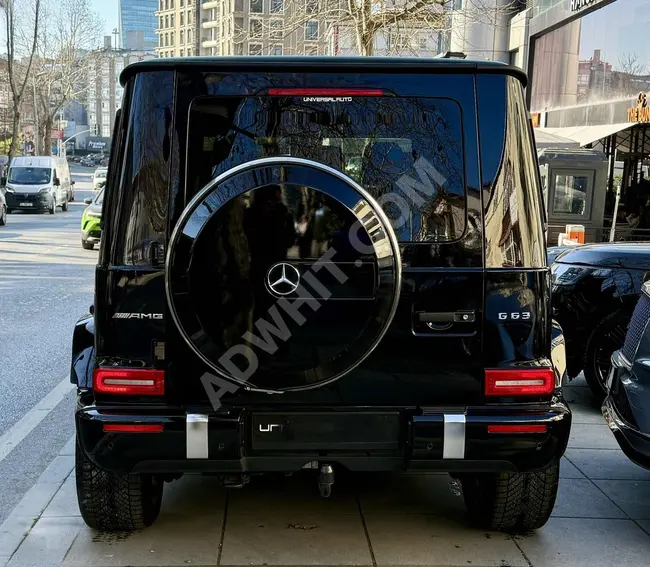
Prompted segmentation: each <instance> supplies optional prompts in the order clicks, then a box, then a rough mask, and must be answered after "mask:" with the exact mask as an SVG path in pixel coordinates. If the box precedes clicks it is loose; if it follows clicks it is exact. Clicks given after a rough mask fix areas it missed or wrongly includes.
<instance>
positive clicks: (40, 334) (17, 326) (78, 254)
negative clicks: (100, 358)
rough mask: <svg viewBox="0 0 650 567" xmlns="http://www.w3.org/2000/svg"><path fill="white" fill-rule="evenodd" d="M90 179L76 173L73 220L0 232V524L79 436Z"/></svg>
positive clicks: (25, 219)
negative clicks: (76, 359)
mask: <svg viewBox="0 0 650 567" xmlns="http://www.w3.org/2000/svg"><path fill="white" fill-rule="evenodd" d="M92 171H93V170H91V169H86V168H82V167H79V166H75V167H73V169H72V177H73V179H74V180H75V182H76V184H75V202H73V203H70V208H69V210H68V212H66V213H63V212H62V211H61V209H57V212H56V214H55V215H49V214H28V213H20V212H18V213H13V214H11V215H8V222H7V225H6V226H4V227H0V523H1V522H2V520H3V519H4V517H5V516H6V514H7V513H8V512H9V511H11V509H12V508H13V507H14V506H15V505H16V503H17V502H18V501H19V500H20V498H21V497H22V494H23V493H24V492H25V491H26V490H28V489H29V488H30V487H31V486H32V484H33V483H34V482H35V480H36V479H37V478H38V477H39V475H40V474H41V473H42V472H43V470H44V469H45V467H46V466H47V465H48V463H49V462H50V461H51V460H52V459H53V458H54V457H55V456H56V455H57V454H58V453H59V451H60V450H61V448H62V447H63V445H64V444H65V442H66V441H67V440H68V439H69V438H70V436H71V435H72V433H73V431H74V424H73V419H72V412H73V407H74V400H73V391H72V387H71V386H70V389H69V390H68V388H67V387H66V385H65V383H64V382H65V380H64V379H65V377H66V376H67V375H68V372H69V366H70V352H71V343H72V330H73V327H74V324H75V322H76V320H77V319H78V318H79V317H80V316H82V315H83V314H84V313H87V312H88V307H89V306H90V304H91V303H92V300H93V285H94V284H93V278H94V266H95V264H96V262H97V251H96V250H94V251H89V250H83V249H82V248H81V232H80V230H81V229H80V226H81V214H82V212H83V210H84V208H85V207H86V205H85V204H84V203H83V200H84V198H86V197H90V196H92V195H93V191H92V186H91V184H90V176H91V174H92ZM53 390H54V391H53ZM48 394H50V396H49V397H47V396H48ZM44 398H45V400H44ZM40 408H42V409H40Z"/></svg>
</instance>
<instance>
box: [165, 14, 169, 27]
mask: <svg viewBox="0 0 650 567" xmlns="http://www.w3.org/2000/svg"><path fill="white" fill-rule="evenodd" d="M165 27H166V28H168V27H169V14H167V15H166V16H165Z"/></svg>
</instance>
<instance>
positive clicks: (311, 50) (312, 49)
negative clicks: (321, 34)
mask: <svg viewBox="0 0 650 567" xmlns="http://www.w3.org/2000/svg"><path fill="white" fill-rule="evenodd" d="M305 55H318V47H317V46H315V45H308V46H306V47H305Z"/></svg>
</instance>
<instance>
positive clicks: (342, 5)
mask: <svg viewBox="0 0 650 567" xmlns="http://www.w3.org/2000/svg"><path fill="white" fill-rule="evenodd" d="M457 4H458V3H457V2H456V1H455V0H271V10H270V16H271V17H270V18H269V19H265V20H263V19H259V20H257V19H255V13H254V12H251V13H250V14H249V15H250V17H251V18H252V21H251V22H250V23H249V26H250V27H249V29H242V28H241V27H238V25H237V18H235V24H236V25H235V28H236V32H238V35H239V40H240V41H243V40H244V39H248V40H249V41H254V40H255V39H260V40H261V38H262V37H269V39H270V45H269V48H268V50H269V52H271V51H272V49H273V43H274V42H275V43H276V44H277V43H278V42H280V43H281V42H282V41H283V40H284V39H285V38H288V37H291V36H294V38H297V40H296V41H294V42H293V43H294V45H295V46H296V47H293V49H294V50H295V51H296V52H298V53H305V52H307V53H309V51H308V48H307V50H306V49H305V46H304V45H303V44H302V40H303V39H304V40H305V41H307V42H310V40H312V39H316V37H314V38H312V37H309V36H310V34H311V33H312V31H311V30H312V28H310V25H312V23H313V22H317V23H318V26H319V28H320V29H319V30H318V31H317V32H316V34H315V35H317V36H318V38H317V39H318V41H320V42H322V41H323V38H325V39H328V40H329V39H332V41H334V42H337V43H338V42H340V43H341V44H345V45H350V46H354V51H356V53H357V54H359V55H374V54H375V46H376V43H377V40H378V39H382V40H383V44H384V45H385V46H386V48H387V49H386V50H387V51H388V52H390V53H391V54H396V55H409V54H410V55H413V54H416V53H419V52H421V51H422V47H421V42H420V40H421V39H422V40H425V39H426V38H427V37H429V38H431V39H438V38H442V37H443V36H446V37H448V36H449V35H451V33H452V27H453V28H454V29H455V30H456V31H455V33H456V34H459V33H463V32H462V31H458V29H459V28H466V27H467V26H468V25H472V24H488V25H492V26H495V27H498V26H502V25H504V21H503V16H504V15H505V14H510V13H512V12H513V11H514V9H515V6H516V5H518V1H517V0H464V1H463V7H462V9H461V10H456V9H453V8H454V6H456V5H457ZM274 6H278V8H277V9H274ZM280 6H281V8H280ZM280 18H281V23H280ZM454 18H455V20H453V19H454ZM452 20H453V24H454V25H453V26H452ZM241 22H242V23H243V20H242V21H241ZM265 26H266V27H268V30H267V32H268V33H266V34H265V33H264V27H265ZM313 29H314V30H316V28H313ZM322 30H325V32H324V33H323V31H322ZM330 35H333V36H335V37H331V38H329V37H326V36H330ZM382 36H383V38H382ZM236 41H238V40H237V39H236ZM437 47H438V44H437V42H435V41H427V49H428V50H430V51H436V50H437ZM334 51H336V49H335V50H334ZM335 54H336V53H335Z"/></svg>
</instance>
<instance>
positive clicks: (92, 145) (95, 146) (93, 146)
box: [86, 138, 108, 151]
mask: <svg viewBox="0 0 650 567" xmlns="http://www.w3.org/2000/svg"><path fill="white" fill-rule="evenodd" d="M107 147H108V140H107V139H105V138H103V139H102V138H88V140H87V141H86V149H87V150H94V151H104V150H105V149H106V148H107Z"/></svg>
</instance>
